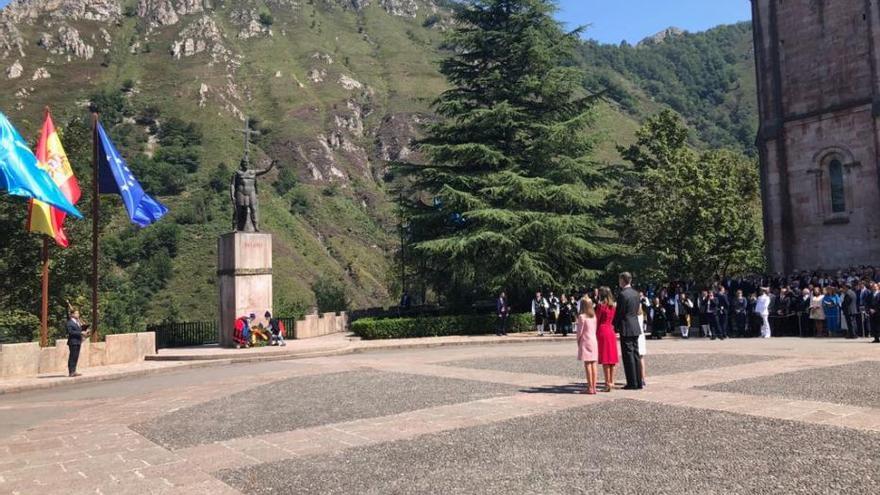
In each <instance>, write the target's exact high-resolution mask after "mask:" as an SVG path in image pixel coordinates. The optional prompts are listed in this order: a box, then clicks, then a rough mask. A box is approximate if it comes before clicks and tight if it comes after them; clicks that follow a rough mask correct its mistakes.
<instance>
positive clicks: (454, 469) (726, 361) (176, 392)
mask: <svg viewBox="0 0 880 495" xmlns="http://www.w3.org/2000/svg"><path fill="white" fill-rule="evenodd" d="M649 350H650V353H649V355H648V356H647V357H646V363H647V365H648V368H647V369H648V370H649V373H650V371H651V370H654V372H655V374H649V377H648V383H649V387H648V388H647V389H645V390H643V391H638V392H629V391H623V390H615V391H614V392H612V393H609V394H601V395H599V396H585V395H581V394H575V393H573V392H574V391H577V390H579V389H580V387H581V384H580V380H579V376H578V375H577V371H576V370H577V363H576V362H574V363H573V364H572V363H571V362H570V361H568V360H569V359H570V360H572V361H573V360H574V357H573V355H574V351H575V344H574V340H572V341H571V342H565V343H555V342H554V343H542V342H540V341H539V340H538V339H535V342H534V343H528V344H518V345H494V346H493V345H482V346H456V347H440V348H431V349H421V350H399V351H381V352H373V353H364V354H357V355H349V356H335V357H321V358H314V359H304V360H298V361H278V362H273V363H252V364H236V365H229V366H223V367H213V368H201V369H193V370H184V371H180V372H176V373H169V374H163V375H158V376H152V377H141V378H131V379H124V380H119V381H113V382H103V383H97V384H83V385H76V386H73V387H71V388H69V389H53V390H47V391H35V392H26V393H21V394H11V395H6V396H0V422H2V423H4V424H5V425H7V426H8V427H4V428H2V429H0V493H10V494H22V495H23V494H53V493H63V494H79V493H83V494H85V493H90V494H95V493H98V494H126V493H133V494H134V493H136V494H144V493H195V494H198V493H206V494H208V493H210V494H226V493H229V494H233V493H335V492H337V491H338V492H340V493H342V492H345V491H348V493H352V490H354V491H357V492H360V493H392V492H393V493H426V492H431V493H437V492H438V490H441V488H442V491H445V492H446V493H491V492H494V493H503V491H499V489H498V487H508V488H509V487H518V488H515V489H510V490H508V492H516V493H528V492H532V493H534V492H553V493H582V492H585V491H586V492H593V491H601V490H599V489H598V488H599V487H603V486H604V487H605V488H606V491H608V490H611V491H613V492H617V493H627V492H632V493H636V492H645V491H648V492H656V493H666V492H668V493H675V492H676V491H677V490H678V492H679V493H680V492H681V490H682V487H687V486H692V487H701V491H702V492H706V493H707V492H715V493H758V492H760V490H759V487H760V483H759V482H762V480H763V481H767V480H772V479H773V477H774V476H777V475H780V473H781V476H782V477H783V478H784V479H781V481H779V483H778V487H779V488H778V489H777V490H776V492H777V493H782V490H783V489H786V490H789V489H790V490H793V491H794V490H796V491H799V492H802V493H834V492H841V490H843V491H845V492H850V493H872V492H873V493H876V492H877V488H878V486H880V473H878V470H877V469H875V468H876V467H877V466H876V462H877V461H876V447H872V446H876V445H877V444H878V442H880V403H877V394H876V391H877V390H878V389H880V383H877V380H878V378H880V377H878V372H877V371H878V369H880V365H878V363H880V346H872V345H870V344H867V343H866V342H865V341H857V342H844V341H838V340H834V341H831V340H801V339H771V340H769V341H764V340H728V341H725V342H719V341H715V342H710V341H700V340H691V341H680V340H664V341H660V342H650V343H649ZM652 360H653V361H652ZM652 362H653V366H652ZM536 363H537V364H536ZM557 367H558V373H554V368H557ZM573 370H574V371H573ZM618 375H619V379H622V373H620V372H619V373H618ZM835 377H839V380H840V386H835V382H834V380H835ZM677 418H688V420H687V421H686V422H682V421H680V420H679V419H677ZM605 422H607V424H608V427H607V428H603V427H601V425H602V424H604V423H605ZM538 425H540V426H538ZM579 425H583V426H582V427H579ZM163 427H164V429H163ZM606 430H607V431H608V432H609V434H608V435H607V436H605V435H603V434H602V432H603V431H606ZM561 431H565V432H566V433H565V435H564V437H565V438H569V439H570V441H569V440H566V441H562V440H559V441H553V439H554V438H555V437H554V435H561V433H560V432H561ZM755 431H757V432H765V433H764V434H758V435H756V434H749V435H745V434H742V435H741V434H739V433H737V432H755ZM625 432H630V434H631V435H638V438H636V439H634V438H630V437H627V436H626V435H625ZM639 432H641V433H639ZM647 432H651V434H650V435H649V434H648V433H647ZM678 432H682V433H680V434H679V433H678ZM728 437H729V438H728ZM676 438H679V439H681V442H680V443H681V444H680V445H679V444H677V443H675V442H674V441H673V440H674V439H676ZM712 438H716V439H717V438H728V441H727V442H726V443H727V444H729V445H730V448H731V449H742V451H741V452H739V453H737V452H734V451H731V452H729V453H725V452H719V445H720V443H719V442H707V441H706V440H705V439H712ZM761 438H764V439H766V441H767V444H766V445H764V444H761V443H760V442H759V440H760V439H761ZM809 438H813V439H814V441H812V442H808V441H805V439H809ZM671 441H673V443H672V444H670V443H669V442H671ZM621 442H623V443H626V444H631V445H633V449H632V450H633V452H635V454H633V453H632V452H629V453H627V452H625V451H621V450H620V448H618V445H619V444H620V443H621ZM756 442H757V443H756ZM786 442H792V443H791V444H790V445H788V444H786ZM488 445H495V446H496V447H495V450H496V451H497V450H498V449H500V450H503V451H504V455H500V456H499V457H498V458H497V459H494V460H493V462H490V463H489V464H481V463H480V462H482V461H481V459H482V457H483V456H485V455H488V454H487V452H488V451H486V448H487V447H486V446H488ZM579 445H583V446H584V452H583V453H581V455H577V453H575V454H573V453H572V452H571V450H572V449H574V450H577V449H578V447H577V446H579ZM505 446H509V449H508V447H505ZM587 446H589V447H587ZM673 448H674V449H677V450H669V449H673ZM490 450H491V449H490ZM508 450H509V451H508ZM664 452H666V453H667V454H668V453H669V452H677V453H678V454H677V455H679V456H681V457H682V458H681V459H678V458H677V457H676V456H672V457H670V456H669V455H665V454H664ZM432 455H436V458H435V459H433V463H432V462H429V461H431V460H432V457H431V456H432ZM633 455H634V457H633ZM762 455H766V456H775V457H774V458H775V459H777V460H775V461H773V462H776V463H777V465H778V466H779V468H780V469H779V471H778V472H774V471H773V470H772V469H765V467H764V466H763V464H761V466H762V467H761V468H760V469H758V468H756V469H753V470H751V471H749V470H745V471H746V472H745V474H744V477H743V479H739V478H737V476H739V475H738V474H736V473H737V472H738V471H737V470H736V469H731V467H735V466H737V465H738V463H740V464H741V463H745V462H746V461H748V462H749V463H751V465H755V463H758V462H761V460H762V457H761V456H762ZM426 456H427V457H426ZM597 456H598V457H597ZM603 456H609V457H608V460H603V459H604V457H603ZM701 456H706V459H707V461H709V462H724V463H726V464H725V466H727V467H726V468H725V469H708V468H707V469H698V468H695V467H694V462H695V459H693V458H692V457H697V458H698V459H699V458H700V457H701ZM725 456H728V457H725ZM685 457H687V458H685ZM850 457H852V459H853V460H852V462H850V461H849V460H848V459H849V458H850ZM372 458H375V459H376V463H377V464H370V463H369V462H367V461H365V459H372ZM557 458H558V460H559V461H560V463H562V465H563V466H565V469H569V470H571V476H570V477H568V478H567V477H566V476H561V475H560V474H559V473H558V472H557V471H556V469H563V468H562V467H559V465H558V464H557V463H555V462H554V461H553V460H554V459H557ZM618 458H619V459H621V460H622V462H626V461H632V462H637V461H639V460H641V461H642V462H644V463H646V464H650V465H651V466H653V467H650V468H649V467H645V468H644V469H642V470H640V475H639V476H635V477H632V478H631V481H623V482H622V481H621V479H619V478H621V476H620V472H619V470H620V467H619V465H618V464H617V462H611V461H614V459H618ZM865 458H867V459H869V460H870V459H873V461H868V462H874V463H875V464H864V462H858V461H856V460H857V459H865ZM381 459H385V461H384V462H385V464H381V465H380V463H381V461H380V460H381ZM467 459H473V460H472V462H471V464H472V465H471V466H470V468H468V466H467V465H466V464H468V463H466V462H464V461H465V460H467ZM529 459H536V461H535V462H534V463H531V462H529V461H528V460H529ZM829 459H831V460H833V462H830V461H829ZM478 460H479V461H480V462H478ZM661 460H662V462H661ZM764 460H765V461H766V459H764ZM817 462H818V463H821V465H822V466H823V467H822V469H815V467H809V466H808V465H809V464H810V463H817ZM401 463H402V464H401ZM420 463H421V464H420ZM804 463H806V465H805V466H801V464H804ZM404 464H405V465H406V466H405V467H404ZM410 464H412V466H410ZM395 465H397V466H398V467H397V468H395V467H394V466H395ZM429 465H430V466H432V468H431V469H432V472H431V475H430V476H425V477H424V479H421V480H419V479H417V478H418V477H417V476H416V474H417V473H418V470H415V471H414V469H415V468H414V467H413V466H415V467H418V466H429ZM477 465H479V466H482V469H481V470H480V474H479V475H477V474H475V473H476V471H473V469H474V466H477ZM523 466H529V468H528V470H525V471H524V470H523ZM554 466H555V467H554ZM615 466H617V467H615ZM798 466H800V468H799V467H798ZM806 468H809V469H810V470H811V473H812V474H810V475H809V476H807V475H804V476H800V475H798V474H796V473H799V472H800V471H799V470H798V469H806ZM869 468H870V469H869ZM425 469H427V468H425ZM434 470H436V471H437V472H434ZM486 470H488V472H486ZM526 472H527V473H528V475H526V474H524V473H526ZM565 472H568V471H565V470H563V473H565ZM676 472H677V473H680V474H679V475H676V476H678V478H676V476H673V474H672V473H676ZM467 473H471V474H467ZM681 473H683V474H681ZM394 476H398V477H399V476H403V478H401V479H397V478H394V479H390V478H389V477H394ZM681 476H684V479H685V480H687V479H691V481H692V482H693V485H688V484H687V483H685V484H682V483H680V482H679V481H677V480H678V479H679V478H680V477H681ZM748 476H751V477H752V479H751V480H748V479H747V478H748ZM841 476H843V477H845V479H846V483H845V484H843V485H841V484H839V483H838V481H835V479H839V478H840V479H842V478H841ZM625 479H630V478H625ZM567 480H568V481H567ZM428 481H430V482H428ZM583 483H591V484H594V485H595V486H594V487H593V488H594V489H588V488H586V487H585V485H583ZM756 483H757V484H756ZM493 487H494V488H493Z"/></svg>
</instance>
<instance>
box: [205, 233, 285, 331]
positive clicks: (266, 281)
mask: <svg viewBox="0 0 880 495" xmlns="http://www.w3.org/2000/svg"><path fill="white" fill-rule="evenodd" d="M217 278H218V279H219V281H220V325H219V328H220V336H219V337H220V339H219V340H220V345H221V346H223V347H232V346H234V345H235V344H234V343H233V342H232V334H233V331H234V330H235V319H236V318H238V317H239V316H244V315H248V314H250V313H254V314H256V315H257V319H256V321H255V323H263V325H266V324H267V323H268V322H266V321H265V318H264V317H263V314H264V313H265V312H266V311H267V310H268V311H272V235H271V234H259V233H245V232H231V233H229V234H223V235H222V236H220V239H218V241H217Z"/></svg>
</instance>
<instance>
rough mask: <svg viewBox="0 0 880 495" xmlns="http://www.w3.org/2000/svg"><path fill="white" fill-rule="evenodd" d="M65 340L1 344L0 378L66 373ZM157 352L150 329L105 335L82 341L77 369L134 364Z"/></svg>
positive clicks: (66, 350)
mask: <svg viewBox="0 0 880 495" xmlns="http://www.w3.org/2000/svg"><path fill="white" fill-rule="evenodd" d="M69 354H70V353H69V350H68V348H67V340H57V341H55V345H54V346H50V347H44V348H40V344H39V343H37V342H28V343H24V344H2V345H0V379H3V378H12V377H22V376H36V375H42V374H45V373H63V374H67V358H68V356H69ZM154 354H156V334H155V333H153V332H143V333H125V334H115V335H107V336H106V337H105V339H104V342H83V345H82V348H81V349H80V355H79V365H78V369H83V368H90V367H94V366H106V365H111V364H125V363H134V362H140V361H143V360H144V356H152V355H154Z"/></svg>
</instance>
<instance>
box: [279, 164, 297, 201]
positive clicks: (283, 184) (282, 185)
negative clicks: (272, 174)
mask: <svg viewBox="0 0 880 495" xmlns="http://www.w3.org/2000/svg"><path fill="white" fill-rule="evenodd" d="M297 184H299V177H297V176H296V172H295V171H294V170H293V167H282V168H281V172H279V173H278V179H277V180H276V181H275V184H274V185H275V191H277V192H278V194H280V195H282V196H283V195H285V194H287V192H288V191H290V190H291V189H293V188H294V187H296V186H297Z"/></svg>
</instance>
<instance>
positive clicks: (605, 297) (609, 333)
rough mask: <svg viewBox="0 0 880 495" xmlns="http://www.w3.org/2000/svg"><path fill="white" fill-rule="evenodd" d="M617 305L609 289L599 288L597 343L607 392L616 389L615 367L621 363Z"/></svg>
mask: <svg viewBox="0 0 880 495" xmlns="http://www.w3.org/2000/svg"><path fill="white" fill-rule="evenodd" d="M616 308H617V303H615V302H614V295H612V294H611V289H609V288H608V287H600V288H599V307H598V308H596V320H597V321H596V323H597V329H596V341H597V342H598V344H599V364H601V365H602V370H603V371H604V372H605V391H606V392H611V390H612V389H613V388H614V366H615V365H617V363H618V362H619V360H620V359H619V358H618V355H617V335H616V334H615V333H614V324H613V321H614V312H615V310H616Z"/></svg>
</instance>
